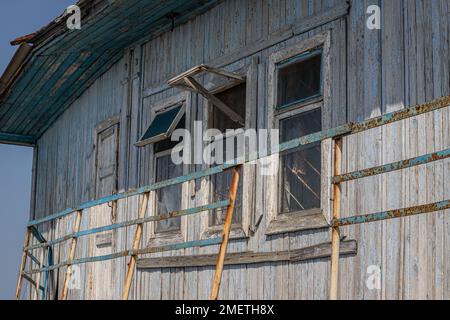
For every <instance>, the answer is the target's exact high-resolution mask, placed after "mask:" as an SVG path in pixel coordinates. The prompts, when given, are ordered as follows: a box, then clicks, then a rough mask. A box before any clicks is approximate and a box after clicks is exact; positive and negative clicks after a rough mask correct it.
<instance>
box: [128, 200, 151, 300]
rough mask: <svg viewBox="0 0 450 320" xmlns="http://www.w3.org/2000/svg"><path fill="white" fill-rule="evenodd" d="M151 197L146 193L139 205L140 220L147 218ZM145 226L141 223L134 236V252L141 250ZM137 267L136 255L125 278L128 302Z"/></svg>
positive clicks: (132, 257)
mask: <svg viewBox="0 0 450 320" xmlns="http://www.w3.org/2000/svg"><path fill="white" fill-rule="evenodd" d="M149 196H150V193H149V192H146V193H144V196H143V197H142V198H141V201H140V203H139V217H138V219H143V218H144V217H145V212H146V211H147V204H148V198H149ZM142 229H143V224H142V223H140V224H138V225H137V227H136V232H135V234H134V240H133V251H136V250H139V243H140V240H141V235H142ZM135 267H136V255H132V256H131V258H130V263H129V264H128V270H127V275H126V278H125V285H124V288H123V293H122V300H128V296H129V294H130V287H131V281H132V280H133V274H134V269H135Z"/></svg>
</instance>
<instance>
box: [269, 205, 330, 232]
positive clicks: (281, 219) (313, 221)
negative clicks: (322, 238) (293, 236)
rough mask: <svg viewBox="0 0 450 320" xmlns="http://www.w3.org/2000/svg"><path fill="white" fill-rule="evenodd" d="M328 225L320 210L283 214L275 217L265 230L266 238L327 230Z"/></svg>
mask: <svg viewBox="0 0 450 320" xmlns="http://www.w3.org/2000/svg"><path fill="white" fill-rule="evenodd" d="M328 227H329V224H328V222H327V220H326V219H325V216H324V215H323V213H322V209H311V210H307V211H302V212H294V213H284V214H279V215H277V217H276V218H274V219H273V220H272V221H271V222H270V224H269V226H268V227H267V230H266V233H265V234H266V235H267V236H272V235H277V234H281V233H289V232H297V231H306V230H315V229H323V228H328Z"/></svg>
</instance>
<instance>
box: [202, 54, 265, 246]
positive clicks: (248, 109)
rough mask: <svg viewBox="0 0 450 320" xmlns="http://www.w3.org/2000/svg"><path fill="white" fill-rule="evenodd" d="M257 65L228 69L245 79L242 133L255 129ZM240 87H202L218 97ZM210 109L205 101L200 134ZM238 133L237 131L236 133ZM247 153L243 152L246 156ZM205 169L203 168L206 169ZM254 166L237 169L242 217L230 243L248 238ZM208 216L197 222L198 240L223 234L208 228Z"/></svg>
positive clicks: (208, 196) (207, 189)
mask: <svg viewBox="0 0 450 320" xmlns="http://www.w3.org/2000/svg"><path fill="white" fill-rule="evenodd" d="M258 65H259V59H257V58H254V59H253V60H252V62H251V63H248V64H246V65H244V66H242V65H241V66H237V67H235V68H234V69H233V68H231V71H230V72H233V73H236V74H238V75H241V76H245V84H246V106H245V119H244V120H245V126H244V127H242V129H243V130H246V129H249V128H255V126H256V124H255V123H256V116H255V115H256V113H255V111H256V108H257V103H256V99H255V97H256V95H257V92H258V83H257V74H258ZM239 84H242V82H241V83H234V84H233V83H230V82H225V83H213V82H209V83H208V84H207V85H206V86H205V87H206V88H207V89H208V90H209V91H210V92H211V93H212V94H218V93H221V92H223V91H226V90H228V89H231V88H233V87H235V86H237V85H239ZM213 108H215V107H214V106H213V105H212V104H211V103H210V102H209V101H206V100H205V103H204V106H203V119H202V120H203V123H204V125H203V130H207V129H209V128H210V127H211V120H212V112H213ZM236 130H238V129H236ZM229 136H230V135H229V134H226V133H225V134H224V139H226V137H229ZM224 143H225V141H224ZM247 151H248V150H246V153H247ZM208 167H209V166H206V167H205V169H206V168H208ZM255 167H256V166H255V165H254V163H253V164H252V163H244V164H243V165H242V167H241V175H240V178H241V179H242V190H238V192H242V194H243V195H244V194H245V195H246V196H245V197H244V196H243V197H242V213H241V214H242V217H241V222H240V223H233V224H232V226H231V231H230V238H231V239H243V238H248V237H249V236H250V229H251V222H252V220H253V207H254V205H253V202H254V201H253V199H254V183H255V172H256V171H255V170H256V168H255ZM203 180H204V181H205V184H204V185H205V187H204V188H203V190H204V193H205V198H206V199H208V203H210V202H211V201H212V200H211V199H212V193H211V191H212V185H211V183H212V182H211V178H210V177H206V178H204V179H203ZM210 219H211V215H210V214H209V213H208V214H204V215H203V216H202V219H201V230H200V233H201V238H202V239H207V238H212V237H217V236H220V235H221V233H222V232H223V225H210Z"/></svg>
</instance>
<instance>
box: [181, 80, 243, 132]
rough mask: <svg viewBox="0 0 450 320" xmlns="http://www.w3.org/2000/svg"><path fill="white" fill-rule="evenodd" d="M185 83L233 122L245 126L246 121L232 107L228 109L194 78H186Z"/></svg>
mask: <svg viewBox="0 0 450 320" xmlns="http://www.w3.org/2000/svg"><path fill="white" fill-rule="evenodd" d="M184 81H185V82H186V83H187V84H188V85H190V86H191V87H192V88H193V89H194V90H195V91H196V92H198V93H199V94H201V95H202V96H204V97H205V98H206V99H208V100H209V102H211V103H212V104H213V105H215V106H216V107H217V108H219V109H220V111H222V112H223V113H225V114H226V115H227V116H228V117H229V118H230V119H231V120H232V121H234V122H236V123H238V124H240V125H241V126H245V121H244V119H243V118H242V117H241V116H240V115H239V114H237V113H236V112H234V111H233V109H231V108H230V107H228V106H227V105H226V104H225V103H224V102H222V100H220V99H219V98H217V97H216V96H215V95H213V94H212V93H210V92H209V91H208V90H206V89H205V88H204V87H203V86H202V85H201V84H200V83H198V82H197V81H196V80H195V79H194V78H191V77H186V78H184Z"/></svg>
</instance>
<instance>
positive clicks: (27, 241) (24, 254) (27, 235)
mask: <svg viewBox="0 0 450 320" xmlns="http://www.w3.org/2000/svg"><path fill="white" fill-rule="evenodd" d="M30 235H31V230H30V228H27V231H26V233H25V245H24V248H25V247H28V246H29V245H30ZM26 262H27V252H26V251H25V250H23V251H22V259H21V261H20V269H19V279H18V280H17V287H16V300H19V299H20V291H21V290H22V281H23V278H22V274H23V272H24V270H25V264H26Z"/></svg>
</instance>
